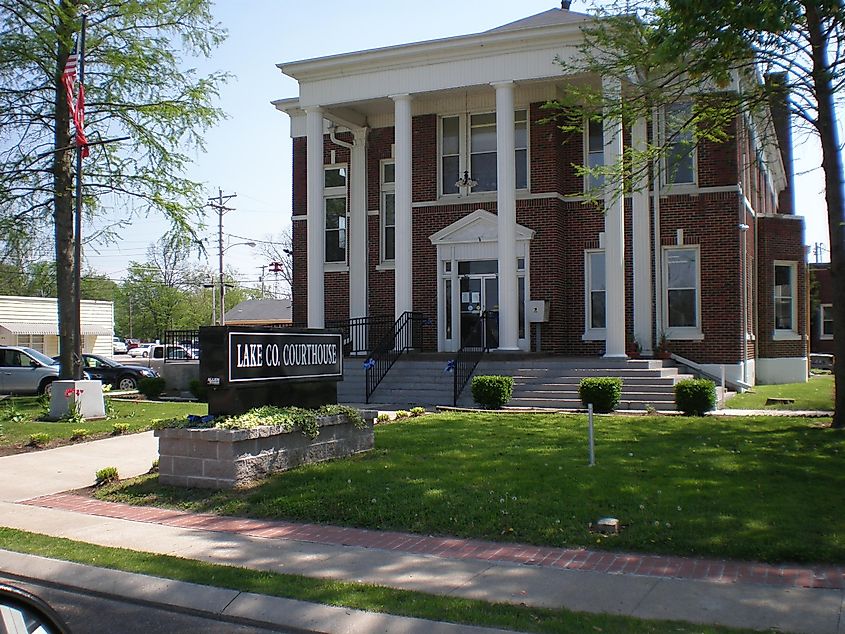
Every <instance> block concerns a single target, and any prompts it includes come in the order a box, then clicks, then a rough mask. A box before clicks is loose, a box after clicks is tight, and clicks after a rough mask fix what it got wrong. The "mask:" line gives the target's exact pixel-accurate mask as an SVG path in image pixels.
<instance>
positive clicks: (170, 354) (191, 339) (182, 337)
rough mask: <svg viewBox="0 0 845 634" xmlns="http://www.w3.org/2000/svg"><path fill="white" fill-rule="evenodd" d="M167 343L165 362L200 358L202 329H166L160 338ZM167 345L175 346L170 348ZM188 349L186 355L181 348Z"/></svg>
mask: <svg viewBox="0 0 845 634" xmlns="http://www.w3.org/2000/svg"><path fill="white" fill-rule="evenodd" d="M159 340H160V341H161V342H162V343H163V344H164V345H165V348H164V350H165V354H164V362H165V363H167V362H168V361H184V360H185V358H188V359H197V358H199V350H200V331H199V330H165V331H164V333H163V334H162V336H161V337H160V339H159ZM167 346H173V347H171V348H168V347H167ZM180 346H181V347H182V348H184V349H185V350H186V353H185V356H184V357H183V353H182V352H181V350H180V349H179V347H180Z"/></svg>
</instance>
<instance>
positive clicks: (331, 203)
mask: <svg viewBox="0 0 845 634" xmlns="http://www.w3.org/2000/svg"><path fill="white" fill-rule="evenodd" d="M324 174H325V181H324V190H323V203H324V206H323V208H324V210H325V214H326V263H344V262H346V226H347V216H346V183H347V171H346V166H345V165H327V166H326V167H325V169H324Z"/></svg>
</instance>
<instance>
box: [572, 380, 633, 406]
mask: <svg viewBox="0 0 845 634" xmlns="http://www.w3.org/2000/svg"><path fill="white" fill-rule="evenodd" d="M578 395H579V396H580V397H581V402H582V403H583V404H584V406H585V407H586V406H587V405H589V404H590V403H592V404H593V410H594V411H596V412H599V413H607V412H612V411H613V410H614V409H616V406H617V405H619V399H620V398H621V397H622V379H620V378H619V377H616V376H592V377H587V378H585V379H581V383H579V384H578Z"/></svg>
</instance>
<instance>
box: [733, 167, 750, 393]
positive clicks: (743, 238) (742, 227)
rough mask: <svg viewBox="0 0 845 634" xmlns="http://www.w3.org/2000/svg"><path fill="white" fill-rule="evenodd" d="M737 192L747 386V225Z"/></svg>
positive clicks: (742, 356)
mask: <svg viewBox="0 0 845 634" xmlns="http://www.w3.org/2000/svg"><path fill="white" fill-rule="evenodd" d="M736 187H737V190H738V191H739V196H738V199H739V225H738V227H739V253H740V258H742V259H741V260H740V263H739V266H740V280H741V284H742V287H741V288H740V294H739V297H740V301H741V302H742V310H741V311H740V314H741V315H742V334H741V339H740V348H739V349H740V362H741V364H742V383H743V384H745V385H747V384H748V370H747V367H748V243H747V238H748V225H747V224H746V223H745V195H744V194H743V192H742V183H741V182H739V183H737V185H736Z"/></svg>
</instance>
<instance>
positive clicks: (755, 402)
mask: <svg viewBox="0 0 845 634" xmlns="http://www.w3.org/2000/svg"><path fill="white" fill-rule="evenodd" d="M767 398H793V399H795V402H794V403H787V404H782V405H781V404H778V405H766V399H767ZM725 407H729V408H736V409H786V410H823V411H832V410H833V375H832V374H821V375H813V376H811V377H810V380H809V381H807V382H806V383H787V384H783V385H756V386H754V388H753V389H752V390H751V391H749V392H745V393H744V394H737V395H736V396H734V397H732V398H730V399H728V401H727V402H726V403H725Z"/></svg>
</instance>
